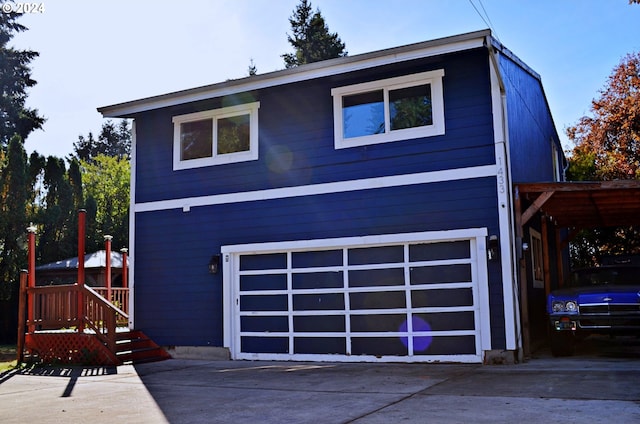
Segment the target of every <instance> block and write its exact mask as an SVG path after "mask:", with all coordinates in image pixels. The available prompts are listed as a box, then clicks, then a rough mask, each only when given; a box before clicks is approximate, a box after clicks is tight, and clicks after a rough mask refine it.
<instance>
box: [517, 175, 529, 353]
mask: <svg viewBox="0 0 640 424" xmlns="http://www.w3.org/2000/svg"><path fill="white" fill-rule="evenodd" d="M514 192H515V193H514V194H515V195H514V200H515V202H514V203H515V205H514V206H515V215H516V243H518V244H519V246H516V251H517V252H519V256H518V267H519V271H520V272H519V275H520V278H519V280H520V281H519V282H518V287H519V288H520V311H521V315H522V316H521V322H522V356H523V357H525V358H526V357H528V356H529V354H530V349H531V345H530V343H531V342H530V339H529V305H528V303H527V297H528V296H527V263H526V260H525V258H524V252H523V251H522V242H523V233H524V230H523V225H524V222H522V200H521V198H520V191H519V190H518V186H517V185H516V186H515V189H514ZM518 359H519V360H520V361H522V359H523V358H518Z"/></svg>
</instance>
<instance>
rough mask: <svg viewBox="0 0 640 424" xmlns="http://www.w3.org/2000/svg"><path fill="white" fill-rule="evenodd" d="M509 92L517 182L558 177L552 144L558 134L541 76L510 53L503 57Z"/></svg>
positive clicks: (502, 63)
mask: <svg viewBox="0 0 640 424" xmlns="http://www.w3.org/2000/svg"><path fill="white" fill-rule="evenodd" d="M500 72H501V73H502V75H503V81H504V84H505V88H506V96H507V113H508V122H509V139H510V154H511V158H510V160H511V168H512V172H513V175H512V179H513V182H514V183H523V182H541V181H554V169H553V161H552V154H553V153H552V144H553V143H555V144H556V145H557V146H558V151H561V148H560V144H559V138H558V134H557V132H556V129H555V126H554V123H553V118H552V117H551V112H550V110H549V106H548V104H547V100H546V97H545V94H544V90H543V88H542V84H541V83H540V80H538V79H537V78H535V77H534V76H532V75H531V74H530V73H528V72H525V71H524V70H523V69H522V67H520V66H519V65H518V64H517V63H515V62H513V61H512V60H511V59H509V58H508V57H502V58H501V60H500Z"/></svg>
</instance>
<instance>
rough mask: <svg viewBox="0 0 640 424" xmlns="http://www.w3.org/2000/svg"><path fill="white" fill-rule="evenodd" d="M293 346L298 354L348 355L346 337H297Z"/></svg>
mask: <svg viewBox="0 0 640 424" xmlns="http://www.w3.org/2000/svg"><path fill="white" fill-rule="evenodd" d="M293 346H294V347H293V348H294V351H295V353H297V354H315V355H318V354H321V355H322V354H325V355H327V354H332V355H346V353H347V341H346V339H345V338H344V337H322V338H312V337H295V338H294V339H293Z"/></svg>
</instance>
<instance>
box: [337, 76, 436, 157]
mask: <svg viewBox="0 0 640 424" xmlns="http://www.w3.org/2000/svg"><path fill="white" fill-rule="evenodd" d="M443 77H444V69H437V70H434V71H428V72H421V73H418V74H411V75H405V76H401V77H395V78H388V79H383V80H378V81H371V82H365V83H361V84H354V85H348V86H344V87H336V88H333V89H331V95H332V96H333V130H334V146H335V148H336V149H346V148H349V147H356V146H366V145H369V144H378V143H388V142H392V141H399V140H409V139H414V138H420V137H432V136H436V135H442V134H444V132H445V125H444V95H443V88H442V78H443ZM423 84H430V86H431V113H432V115H433V116H432V118H433V124H432V125H425V126H422V127H414V128H404V129H399V130H393V131H391V130H390V115H389V91H391V90H397V89H401V88H407V87H414V86H417V85H423ZM373 90H382V91H383V99H384V100H383V101H384V120H385V132H384V133H383V134H372V135H364V136H359V137H351V138H345V137H344V136H343V131H344V126H343V124H344V123H343V107H342V104H343V101H342V99H343V98H344V97H345V96H350V95H355V94H362V93H366V92H369V91H373Z"/></svg>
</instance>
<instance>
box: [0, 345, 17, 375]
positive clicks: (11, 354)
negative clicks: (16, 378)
mask: <svg viewBox="0 0 640 424" xmlns="http://www.w3.org/2000/svg"><path fill="white" fill-rule="evenodd" d="M16 365H17V362H16V346H15V345H0V373H2V372H5V371H7V370H11V369H14V368H15V367H16Z"/></svg>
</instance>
